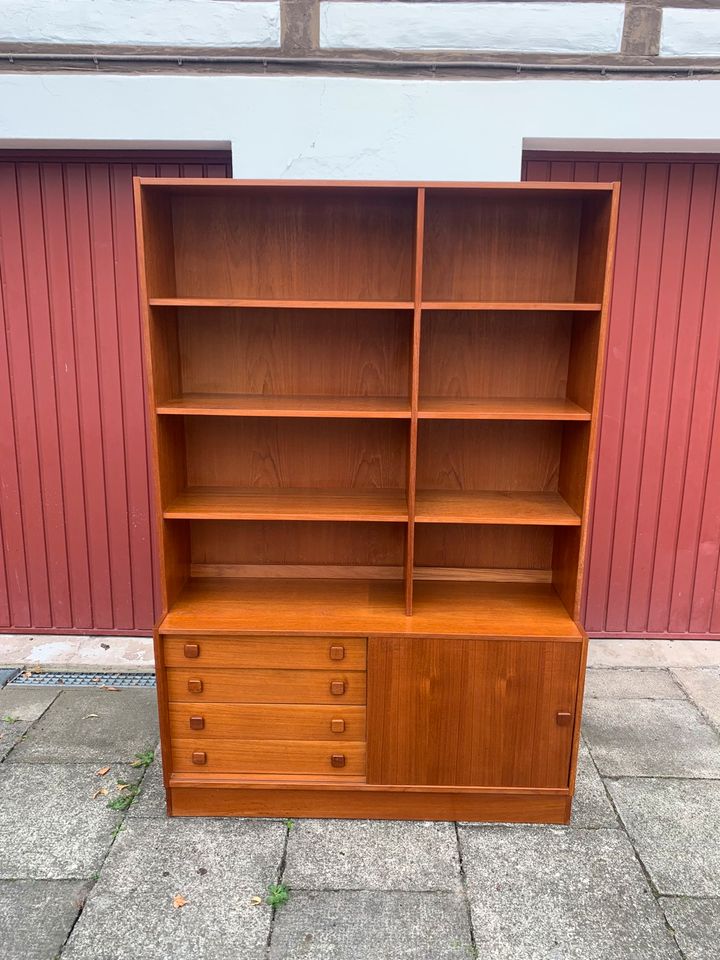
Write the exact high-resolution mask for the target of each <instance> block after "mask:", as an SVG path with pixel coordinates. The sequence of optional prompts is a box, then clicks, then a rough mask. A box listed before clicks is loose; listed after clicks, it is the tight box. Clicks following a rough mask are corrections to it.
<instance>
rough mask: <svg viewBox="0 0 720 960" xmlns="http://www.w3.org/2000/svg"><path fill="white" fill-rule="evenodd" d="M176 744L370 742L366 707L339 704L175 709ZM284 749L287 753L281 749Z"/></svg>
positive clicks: (201, 705) (202, 705)
mask: <svg viewBox="0 0 720 960" xmlns="http://www.w3.org/2000/svg"><path fill="white" fill-rule="evenodd" d="M170 732H171V734H172V737H173V739H174V738H176V737H177V738H179V739H187V738H193V739H194V740H198V741H199V740H216V739H220V740H221V739H223V738H224V739H234V740H327V741H328V743H331V742H332V741H338V742H340V741H343V740H358V741H363V740H365V707H355V706H346V705H344V704H339V705H338V706H337V707H335V706H332V705H325V704H319V705H317V706H314V705H309V704H308V705H305V704H285V703H278V704H271V703H249V704H241V703H171V704H170ZM280 749H282V748H280Z"/></svg>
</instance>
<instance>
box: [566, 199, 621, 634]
mask: <svg viewBox="0 0 720 960" xmlns="http://www.w3.org/2000/svg"><path fill="white" fill-rule="evenodd" d="M619 209H620V184H619V183H615V184H613V188H612V196H611V200H610V215H609V223H608V230H607V234H606V236H605V237H604V250H603V254H604V257H603V260H604V264H603V275H602V308H601V312H600V334H599V337H598V343H597V348H596V353H595V358H594V360H595V362H594V369H593V371H592V380H593V387H592V390H593V404H592V411H591V413H592V417H591V420H590V435H589V437H588V455H587V462H586V471H585V490H584V499H583V505H582V525H581V527H580V543H579V547H578V558H577V569H576V572H575V583H574V594H575V595H574V602H573V606H572V610H571V611H570V613H571V614H572V616H573V618H574V619H575V620H576V621H577V622H580V619H581V612H582V611H581V602H582V585H583V583H584V580H585V577H584V572H585V555H586V552H587V536H588V531H589V529H590V522H589V521H590V517H589V513H590V507H591V503H592V494H593V486H594V481H595V460H596V456H597V447H598V440H599V428H600V423H599V421H600V400H601V394H602V383H603V374H604V370H605V355H606V349H607V333H608V323H609V315H610V297H611V295H612V281H613V270H614V266H615V241H616V236H617V226H618V212H619Z"/></svg>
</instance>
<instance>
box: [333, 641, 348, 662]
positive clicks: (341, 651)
mask: <svg viewBox="0 0 720 960" xmlns="http://www.w3.org/2000/svg"><path fill="white" fill-rule="evenodd" d="M330 659H331V660H344V659H345V647H341V646H340V645H339V644H338V645H335V644H333V646H331V647H330Z"/></svg>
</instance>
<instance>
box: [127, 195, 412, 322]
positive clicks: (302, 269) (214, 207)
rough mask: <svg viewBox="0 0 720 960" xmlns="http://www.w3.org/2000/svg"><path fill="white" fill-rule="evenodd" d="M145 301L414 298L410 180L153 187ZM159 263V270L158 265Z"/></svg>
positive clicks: (393, 301)
mask: <svg viewBox="0 0 720 960" xmlns="http://www.w3.org/2000/svg"><path fill="white" fill-rule="evenodd" d="M146 196H147V198H148V211H147V214H148V215H147V216H146V218H145V231H144V232H145V243H146V246H148V247H149V248H150V249H152V250H153V251H154V254H155V256H156V257H157V261H156V263H157V265H158V269H157V270H155V271H150V277H149V281H150V282H149V289H148V297H149V300H150V304H151V305H157V306H164V305H175V306H183V305H184V306H194V305H195V306H209V305H217V306H230V307H242V306H259V307H262V306H278V307H281V306H289V307H293V306H308V307H315V308H318V307H319V308H322V307H323V306H329V307H337V306H342V305H343V304H345V305H347V306H348V307H353V308H358V307H360V308H362V307H363V306H368V307H373V308H375V307H377V308H383V309H386V308H387V307H388V306H391V307H394V306H400V307H402V306H405V307H411V306H412V305H413V296H414V293H413V250H414V236H415V228H416V225H415V221H416V211H417V195H416V191H415V190H412V189H406V190H402V189H401V190H399V191H392V192H388V191H383V190H374V189H372V188H370V189H357V188H352V187H348V188H344V189H342V188H341V189H338V190H330V191H325V192H322V193H321V192H318V191H317V190H313V189H312V188H306V187H301V186H292V187H288V188H287V189H286V190H283V191H281V192H279V191H278V190H272V189H263V188H262V187H253V188H248V189H243V188H242V187H240V188H238V187H237V186H236V187H235V188H234V189H233V190H232V191H227V190H223V189H220V190H206V189H205V190H203V191H202V193H200V192H198V193H194V192H193V191H192V189H189V190H188V189H186V190H184V191H177V192H176V191H173V190H165V189H163V188H162V187H160V189H157V190H150V191H148V192H147V194H146ZM160 264H162V265H163V267H164V269H160Z"/></svg>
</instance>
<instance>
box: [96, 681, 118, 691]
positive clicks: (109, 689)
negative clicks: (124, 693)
mask: <svg viewBox="0 0 720 960" xmlns="http://www.w3.org/2000/svg"><path fill="white" fill-rule="evenodd" d="M100 689H101V690H108V691H109V692H110V693H118V692H119V690H120V687H108V686H107V684H105V683H104V684H103V685H102V686H101V687H100Z"/></svg>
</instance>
